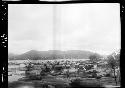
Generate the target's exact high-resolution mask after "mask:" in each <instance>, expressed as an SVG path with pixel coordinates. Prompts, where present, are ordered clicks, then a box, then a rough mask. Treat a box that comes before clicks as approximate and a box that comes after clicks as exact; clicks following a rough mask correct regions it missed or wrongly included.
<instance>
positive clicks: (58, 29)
mask: <svg viewBox="0 0 125 88" xmlns="http://www.w3.org/2000/svg"><path fill="white" fill-rule="evenodd" d="M120 32H121V26H120V4H117V3H110V4H109V3H103V4H102V3H100V4H96V3H94V4H87V3H86V4H56V5H55V4H9V6H8V51H9V52H12V53H17V54H21V53H24V52H27V51H29V50H32V49H33V50H40V51H44V50H53V49H54V50H64V51H65V50H90V51H94V52H97V53H100V54H110V53H112V52H113V51H114V50H117V49H120V47H121V46H120V45H121V44H120V42H121V37H120V36H121V33H120Z"/></svg>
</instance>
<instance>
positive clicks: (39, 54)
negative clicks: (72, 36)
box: [8, 50, 101, 60]
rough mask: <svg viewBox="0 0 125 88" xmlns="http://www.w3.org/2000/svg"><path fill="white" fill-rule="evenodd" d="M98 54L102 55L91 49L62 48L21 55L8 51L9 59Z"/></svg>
mask: <svg viewBox="0 0 125 88" xmlns="http://www.w3.org/2000/svg"><path fill="white" fill-rule="evenodd" d="M93 54H96V55H98V56H100V57H101V55H99V54H97V53H93V52H90V51H83V50H68V51H60V50H49V51H37V50H30V51H28V52H25V53H23V54H20V55H16V54H13V53H8V59H9V60H27V59H29V60H52V59H64V58H65V59H71V58H76V59H88V58H89V56H90V55H93Z"/></svg>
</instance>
